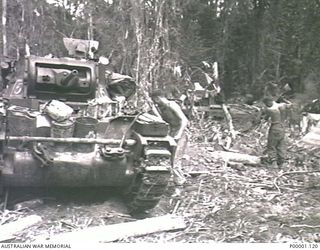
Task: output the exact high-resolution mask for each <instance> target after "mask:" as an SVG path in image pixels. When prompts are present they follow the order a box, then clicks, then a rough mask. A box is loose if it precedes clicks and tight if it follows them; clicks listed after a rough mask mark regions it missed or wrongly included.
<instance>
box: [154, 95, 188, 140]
mask: <svg viewBox="0 0 320 250" xmlns="http://www.w3.org/2000/svg"><path fill="white" fill-rule="evenodd" d="M151 98H152V100H153V101H154V103H155V105H153V107H152V112H153V113H154V114H155V115H157V116H158V117H161V118H162V119H163V120H164V121H165V122H167V123H168V124H169V126H170V132H169V134H170V135H171V136H172V137H173V138H174V139H175V140H176V142H177V143H178V141H179V140H180V139H181V137H182V135H183V131H184V130H185V128H186V126H187V124H188V118H187V117H186V116H185V114H184V113H183V111H182V109H181V108H180V106H179V104H177V103H176V102H175V101H170V100H168V99H167V98H166V97H165V96H163V94H162V92H161V91H160V90H155V91H154V92H152V94H151Z"/></svg>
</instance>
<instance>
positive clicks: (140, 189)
mask: <svg viewBox="0 0 320 250" xmlns="http://www.w3.org/2000/svg"><path fill="white" fill-rule="evenodd" d="M142 164H144V166H143V167H142V171H141V172H140V173H138V174H137V177H136V178H135V181H134V183H133V185H132V186H131V190H130V193H129V197H128V198H129V204H128V206H129V209H130V211H131V212H142V211H145V210H148V209H151V208H154V207H155V206H156V205H157V204H158V202H159V201H160V199H161V197H162V195H163V194H164V193H165V191H166V189H167V185H168V183H169V180H170V177H171V171H170V169H171V164H170V158H168V157H163V156H161V155H149V156H148V158H147V159H146V160H145V161H144V162H143V163H142ZM154 166H157V167H154Z"/></svg>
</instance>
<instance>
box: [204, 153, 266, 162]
mask: <svg viewBox="0 0 320 250" xmlns="http://www.w3.org/2000/svg"><path fill="white" fill-rule="evenodd" d="M210 156H212V157H213V158H215V159H218V160H223V161H226V162H228V161H232V162H239V163H243V164H250V165H258V164H260V163H261V160H260V157H258V156H254V155H249V154H241V153H234V152H227V151H215V152H212V153H211V154H210Z"/></svg>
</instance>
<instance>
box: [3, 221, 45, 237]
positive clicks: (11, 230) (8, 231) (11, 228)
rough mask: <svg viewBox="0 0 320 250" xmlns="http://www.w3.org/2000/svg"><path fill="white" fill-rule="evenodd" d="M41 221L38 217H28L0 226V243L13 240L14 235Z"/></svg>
mask: <svg viewBox="0 0 320 250" xmlns="http://www.w3.org/2000/svg"><path fill="white" fill-rule="evenodd" d="M41 221H42V219H41V217H40V216H38V215H30V216H27V217H25V218H22V219H18V220H17V221H13V222H10V223H7V224H4V225H0V242H2V241H6V240H10V239H13V238H14V235H15V234H17V233H19V232H21V231H22V230H24V229H26V228H28V227H31V226H33V225H35V224H37V223H39V222H41Z"/></svg>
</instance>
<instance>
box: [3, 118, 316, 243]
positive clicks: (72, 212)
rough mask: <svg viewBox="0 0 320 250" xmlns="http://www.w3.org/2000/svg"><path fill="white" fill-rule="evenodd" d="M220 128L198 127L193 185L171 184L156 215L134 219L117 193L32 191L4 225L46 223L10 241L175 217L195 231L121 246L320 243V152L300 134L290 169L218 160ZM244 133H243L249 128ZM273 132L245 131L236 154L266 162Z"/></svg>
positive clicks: (292, 140) (193, 136) (189, 176)
mask: <svg viewBox="0 0 320 250" xmlns="http://www.w3.org/2000/svg"><path fill="white" fill-rule="evenodd" d="M219 124H220V123H219V122H217V121H212V122H211V123H207V124H202V125H201V124H200V125H201V126H200V125H199V124H196V123H194V124H192V125H191V126H190V131H189V143H188V146H187V148H186V151H185V152H184V155H183V157H182V164H181V166H182V167H181V168H182V172H183V174H184V176H185V178H186V182H185V183H184V184H182V185H181V186H177V187H175V186H174V185H173V184H171V185H170V186H169V188H168V192H167V193H166V195H165V196H164V197H163V199H162V200H161V202H160V203H159V205H158V206H157V207H156V208H154V209H152V210H151V211H149V212H148V213H146V214H143V215H139V216H135V217H133V216H131V215H130V214H129V213H128V211H127V209H126V206H125V204H124V201H123V200H122V199H121V197H120V195H119V194H118V193H117V192H116V191H115V190H94V191H88V190H86V191H84V190H82V191H79V190H70V191H68V192H67V193H66V191H62V192H61V191H60V192H59V191H56V193H47V192H42V193H40V194H33V195H30V193H25V194H24V195H20V196H17V197H15V198H12V199H11V200H12V201H15V202H17V201H22V200H25V202H22V203H21V202H20V203H19V202H18V205H16V206H15V207H13V209H12V210H5V211H3V212H1V214H0V224H4V223H7V222H10V221H13V220H16V219H18V218H22V217H25V216H27V215H31V214H36V215H39V216H41V217H42V222H41V223H38V224H37V225H35V226H32V227H31V228H29V229H28V230H25V231H23V232H21V233H20V234H19V235H17V236H16V237H15V238H14V239H10V240H8V241H7V242H32V241H34V240H35V239H37V238H38V237H44V238H47V237H50V236H51V235H53V234H57V233H60V232H68V231H73V230H77V229H82V228H87V227H90V226H97V225H108V224H114V223H122V222H129V221H135V220H137V219H141V218H148V217H154V216H159V215H164V214H168V213H174V214H177V215H179V216H183V217H184V219H185V221H186V224H187V228H186V229H184V230H177V231H173V232H162V233H157V234H149V235H146V236H141V237H131V238H126V239H122V240H119V241H118V242H130V243H131V242H153V243H166V242H179V243H187V242H198V243H204V242H215V243H216V242H225V243H226V242H238V243H251V242H259V243H269V242H300V241H304V242H319V241H320V234H319V228H320V195H319V194H320V189H319V184H318V183H319V177H320V176H319V173H318V172H317V171H318V166H319V159H320V155H319V153H318V150H317V149H314V148H311V149H308V150H307V149H305V148H303V147H300V146H298V145H297V141H298V139H299V137H298V136H297V135H292V137H289V138H288V142H289V146H288V151H289V152H288V153H289V159H288V163H287V164H286V166H284V168H282V169H270V168H269V167H268V166H265V165H261V164H258V165H246V164H241V163H234V162H228V161H223V160H217V159H214V158H213V157H212V154H213V152H215V151H217V150H223V147H221V146H220V145H219V143H217V139H216V138H218V137H217V136H216V138H215V137H214V135H215V134H218V133H220V132H219V131H224V130H223V128H219V129H217V127H219ZM236 129H238V130H239V131H240V132H241V127H236ZM266 129H267V127H266V124H262V125H260V126H256V127H252V128H251V129H250V130H249V131H247V130H243V131H242V132H241V133H240V134H239V135H238V136H237V139H236V140H234V141H233V143H232V147H231V150H232V151H236V152H240V153H246V154H250V155H256V156H261V155H262V153H263V150H264V147H265V141H266V138H265V134H266ZM288 134H289V133H288ZM221 138H222V139H221ZM221 138H220V141H221V140H224V138H223V136H222V137H221ZM175 189H176V190H175ZM92 197H94V198H92ZM19 199H20V200H19Z"/></svg>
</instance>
